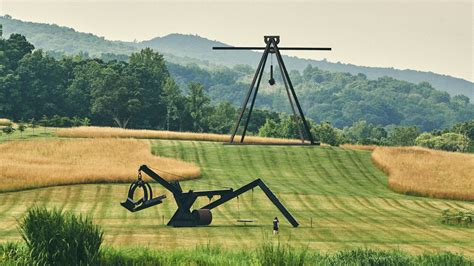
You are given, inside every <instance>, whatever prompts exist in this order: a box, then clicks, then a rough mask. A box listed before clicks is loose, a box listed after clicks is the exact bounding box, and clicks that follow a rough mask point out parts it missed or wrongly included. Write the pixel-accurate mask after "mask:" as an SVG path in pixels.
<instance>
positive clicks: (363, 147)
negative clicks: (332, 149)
mask: <svg viewBox="0 0 474 266" xmlns="http://www.w3.org/2000/svg"><path fill="white" fill-rule="evenodd" d="M377 147H378V146H377V145H358V144H342V145H341V148H346V149H351V150H361V151H373V150H375V148H377Z"/></svg>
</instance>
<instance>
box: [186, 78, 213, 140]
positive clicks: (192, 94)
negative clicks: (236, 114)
mask: <svg viewBox="0 0 474 266" xmlns="http://www.w3.org/2000/svg"><path fill="white" fill-rule="evenodd" d="M188 89H189V95H188V96H187V97H186V108H187V110H188V112H189V114H190V116H191V119H192V130H193V131H195V132H203V131H204V130H206V125H207V120H206V119H207V115H208V111H209V107H210V105H209V104H210V102H211V100H210V99H209V98H208V97H207V96H206V95H205V94H204V87H203V86H202V85H201V84H199V83H196V82H191V83H189V85H188Z"/></svg>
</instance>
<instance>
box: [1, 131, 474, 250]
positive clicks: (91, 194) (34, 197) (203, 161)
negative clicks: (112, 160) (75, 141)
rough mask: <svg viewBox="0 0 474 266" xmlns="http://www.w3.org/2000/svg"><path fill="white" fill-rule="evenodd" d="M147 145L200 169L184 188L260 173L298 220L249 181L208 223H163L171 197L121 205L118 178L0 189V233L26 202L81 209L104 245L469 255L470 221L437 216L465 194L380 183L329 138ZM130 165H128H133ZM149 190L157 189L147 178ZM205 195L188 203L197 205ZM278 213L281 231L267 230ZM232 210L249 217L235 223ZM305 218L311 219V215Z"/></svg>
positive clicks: (356, 154) (357, 154) (473, 232)
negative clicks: (310, 143)
mask: <svg viewBox="0 0 474 266" xmlns="http://www.w3.org/2000/svg"><path fill="white" fill-rule="evenodd" d="M152 150H153V153H155V154H157V155H160V156H165V157H173V158H178V159H182V160H184V161H188V162H193V163H195V164H196V165H198V166H199V167H200V169H201V176H202V178H200V179H198V180H193V181H185V182H181V185H182V187H183V188H184V189H194V190H200V189H201V190H202V189H220V188H222V187H233V188H238V187H240V186H242V185H244V184H246V183H248V182H250V181H252V180H254V179H255V178H262V179H263V180H264V182H265V183H266V184H267V185H268V186H269V187H270V188H271V189H272V190H273V191H274V192H275V194H276V195H277V196H278V197H279V198H280V200H281V201H282V202H283V203H284V204H285V206H286V207H287V208H288V209H289V211H290V212H291V213H292V214H293V215H294V216H295V217H296V219H297V220H298V221H299V222H300V227H298V228H292V227H291V225H290V224H289V223H288V222H287V221H286V220H285V219H284V217H283V216H282V215H281V214H280V213H279V212H278V210H277V209H276V208H275V207H274V206H273V205H272V204H271V202H270V201H269V200H267V199H266V197H265V195H264V193H263V192H262V191H260V190H259V189H255V190H254V191H253V192H251V191H250V192H248V193H246V194H244V195H243V196H241V197H240V198H239V200H237V199H234V200H233V201H230V202H228V203H226V204H224V205H222V206H220V207H218V208H216V209H215V210H214V211H213V216H214V219H213V223H212V224H211V226H208V227H200V228H171V227H167V226H165V225H164V224H163V221H164V223H166V222H167V221H168V220H169V218H170V217H171V215H172V214H173V212H174V210H175V208H176V206H175V203H174V200H173V198H172V197H171V195H169V193H166V194H168V196H169V197H168V199H166V200H165V203H164V204H162V205H158V206H155V207H152V208H149V209H146V210H144V211H141V212H138V213H130V212H128V211H127V210H125V209H123V208H122V207H121V206H120V205H119V202H121V201H123V200H125V198H126V193H127V190H128V185H124V184H99V185H97V184H91V185H72V186H60V187H51V188H41V189H34V190H28V191H22V192H9V193H2V194H0V241H13V240H19V239H20V236H19V234H18V231H17V227H16V222H17V219H18V218H19V217H21V215H22V214H23V213H24V212H25V210H26V209H27V208H28V207H29V206H31V205H33V204H40V205H42V204H45V205H47V206H49V207H59V208H64V209H66V210H72V211H74V212H76V213H83V214H87V213H89V214H91V215H93V217H94V220H95V222H96V223H98V224H100V225H101V226H103V228H104V230H105V244H106V245H112V246H129V247H140V246H147V247H150V248H157V249H173V248H192V247H195V246H196V245H201V244H208V243H209V244H211V245H216V246H221V247H224V248H229V249H246V248H253V247H256V246H258V245H259V244H260V243H261V242H262V241H264V240H265V239H272V240H273V239H275V241H276V240H277V239H279V241H280V242H283V243H290V244H291V245H294V246H302V247H309V248H311V249H319V250H322V251H334V250H339V249H349V248H355V247H367V248H380V249H399V250H404V251H409V252H413V253H420V252H436V251H441V250H448V251H453V252H461V253H464V254H465V255H467V256H470V257H474V241H473V239H474V229H473V228H472V227H471V228H465V227H457V226H447V225H443V224H441V222H440V215H441V210H442V209H445V208H458V209H463V210H466V209H469V210H472V209H474V203H472V202H465V201H454V200H440V199H430V198H422V197H411V196H406V195H402V194H397V193H395V192H393V191H391V190H389V189H388V188H387V177H386V175H385V174H383V172H382V171H380V170H378V169H377V168H376V167H375V166H374V165H373V163H372V161H371V152H370V151H359V150H351V149H344V148H335V147H301V146H229V145H222V144H220V143H212V142H197V141H177V140H156V141H153V142H152ZM137 167H138V165H137ZM153 187H154V193H155V195H157V194H161V193H164V192H165V191H164V189H163V188H162V187H161V186H159V185H157V184H153ZM207 202H208V199H207V198H204V199H202V201H200V202H198V204H196V207H200V206H202V205H204V204H206V203H207ZM275 216H278V217H279V219H280V221H281V232H280V235H279V236H278V237H275V236H273V235H271V229H272V228H271V221H272V219H273V217H275ZM239 218H242V219H244V218H248V219H255V220H256V222H254V223H253V224H249V225H247V226H244V225H242V224H240V223H238V222H237V219H239ZM311 220H312V223H311Z"/></svg>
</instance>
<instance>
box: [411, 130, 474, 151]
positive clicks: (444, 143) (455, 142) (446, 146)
mask: <svg viewBox="0 0 474 266" xmlns="http://www.w3.org/2000/svg"><path fill="white" fill-rule="evenodd" d="M415 144H416V145H418V146H422V147H427V148H430V149H437V150H445V151H459V152H466V151H468V148H469V138H467V137H466V136H464V135H462V134H458V133H452V132H448V133H444V134H442V135H440V136H435V135H432V134H430V133H422V134H420V135H419V136H418V137H417V138H416V139H415Z"/></svg>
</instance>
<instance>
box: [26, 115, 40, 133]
mask: <svg viewBox="0 0 474 266" xmlns="http://www.w3.org/2000/svg"><path fill="white" fill-rule="evenodd" d="M28 122H29V123H30V127H31V129H32V130H33V134H35V128H37V127H38V122H37V121H36V119H35V118H31V119H30V120H29V121H28Z"/></svg>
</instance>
